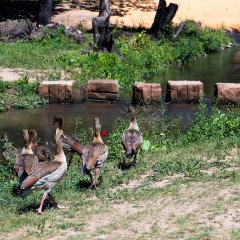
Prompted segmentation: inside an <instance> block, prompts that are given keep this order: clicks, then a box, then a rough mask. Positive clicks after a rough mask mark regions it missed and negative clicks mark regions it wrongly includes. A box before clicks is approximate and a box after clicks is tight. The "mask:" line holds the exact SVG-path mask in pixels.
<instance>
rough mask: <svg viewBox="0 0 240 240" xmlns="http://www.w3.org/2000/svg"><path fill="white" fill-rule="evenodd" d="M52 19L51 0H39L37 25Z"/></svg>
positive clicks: (45, 23) (44, 23) (47, 22)
mask: <svg viewBox="0 0 240 240" xmlns="http://www.w3.org/2000/svg"><path fill="white" fill-rule="evenodd" d="M51 19H52V0H39V18H38V25H39V26H40V25H42V26H46V25H47V24H49V23H51Z"/></svg>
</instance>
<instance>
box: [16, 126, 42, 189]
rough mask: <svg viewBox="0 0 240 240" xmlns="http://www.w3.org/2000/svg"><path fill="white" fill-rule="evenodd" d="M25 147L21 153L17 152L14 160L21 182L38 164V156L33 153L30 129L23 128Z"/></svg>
mask: <svg viewBox="0 0 240 240" xmlns="http://www.w3.org/2000/svg"><path fill="white" fill-rule="evenodd" d="M23 139H24V147H23V149H22V152H21V154H16V160H15V162H14V170H15V171H16V173H17V176H18V178H19V183H20V184H21V183H22V182H23V181H24V180H25V178H26V177H27V176H28V175H29V174H30V173H31V172H32V170H33V168H34V167H35V166H36V165H37V164H38V158H37V157H36V156H35V155H34V154H33V151H32V149H31V144H30V140H29V131H28V130H27V129H24V130H23Z"/></svg>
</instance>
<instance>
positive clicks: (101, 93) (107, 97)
mask: <svg viewBox="0 0 240 240" xmlns="http://www.w3.org/2000/svg"><path fill="white" fill-rule="evenodd" d="M118 93H119V85H118V81H117V80H89V81H88V85H87V100H93V101H110V102H116V101H117V100H118Z"/></svg>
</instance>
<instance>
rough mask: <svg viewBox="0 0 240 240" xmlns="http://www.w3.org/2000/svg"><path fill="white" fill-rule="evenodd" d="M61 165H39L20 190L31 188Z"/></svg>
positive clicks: (44, 163)
mask: <svg viewBox="0 0 240 240" xmlns="http://www.w3.org/2000/svg"><path fill="white" fill-rule="evenodd" d="M61 165H62V163H61V162H57V161H52V162H42V163H39V164H38V165H37V166H36V167H35V169H34V170H33V172H32V173H31V175H30V176H28V177H27V178H26V179H25V180H24V181H23V183H22V185H21V189H28V188H31V187H32V186H33V185H34V184H35V183H36V182H37V181H38V180H40V179H41V178H43V177H45V176H47V175H49V174H51V173H53V172H55V171H56V170H57V169H58V168H59V167H60V166H61Z"/></svg>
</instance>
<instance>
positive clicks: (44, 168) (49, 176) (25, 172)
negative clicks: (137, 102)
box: [14, 107, 143, 214]
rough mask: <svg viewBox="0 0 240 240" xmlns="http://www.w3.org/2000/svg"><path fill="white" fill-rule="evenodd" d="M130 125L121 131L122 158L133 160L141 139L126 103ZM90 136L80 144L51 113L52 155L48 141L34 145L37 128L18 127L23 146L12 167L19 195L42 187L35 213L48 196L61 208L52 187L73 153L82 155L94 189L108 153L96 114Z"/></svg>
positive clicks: (41, 211)
mask: <svg viewBox="0 0 240 240" xmlns="http://www.w3.org/2000/svg"><path fill="white" fill-rule="evenodd" d="M128 112H129V113H130V116H131V117H130V125H129V127H128V129H126V130H125V131H124V132H123V133H122V138H121V140H120V141H121V144H122V161H123V164H125V162H126V159H132V158H133V162H134V163H136V161H137V155H138V152H139V149H140V148H141V144H142V142H143V135H142V133H141V131H140V129H139V127H138V124H137V119H136V111H135V109H134V108H133V107H129V109H128ZM93 120H94V121H93V127H94V136H93V141H92V142H91V143H90V144H87V145H86V146H83V144H82V143H81V141H80V140H79V139H78V138H77V137H76V136H75V135H74V134H73V133H66V132H65V131H64V130H63V128H64V119H63V117H62V116H54V118H53V124H52V125H53V126H55V127H56V131H55V147H56V155H55V156H54V155H53V154H52V153H51V151H50V149H49V147H48V143H46V144H45V145H40V146H39V145H38V139H37V132H36V130H35V129H24V130H23V131H22V137H23V143H24V144H23V148H22V149H19V151H18V153H17V154H16V159H15V163H14V170H15V171H16V175H17V177H18V182H19V192H18V193H19V195H21V196H25V195H27V194H28V193H30V192H31V191H33V190H43V195H42V199H41V202H40V205H39V208H38V209H37V213H38V214H42V213H43V210H42V209H43V204H44V201H45V199H46V197H47V196H48V198H49V200H50V201H51V202H52V203H53V206H55V207H56V208H64V206H61V205H59V204H58V203H57V202H56V201H55V198H54V197H53V196H52V193H51V191H52V189H53V188H54V186H55V185H57V184H58V182H60V181H61V179H62V178H63V177H64V175H65V174H66V172H67V169H68V167H69V165H70V164H71V161H72V157H73V155H78V156H80V157H81V158H82V166H81V168H80V171H81V172H82V173H84V174H86V175H87V176H88V177H89V178H90V183H91V185H90V188H91V189H96V188H97V185H98V178H99V176H100V171H101V167H102V166H103V165H104V163H105V161H106V160H107V157H108V152H109V148H108V146H107V144H105V143H104V142H103V139H102V137H101V124H100V119H99V118H98V117H96V118H94V119H93Z"/></svg>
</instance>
